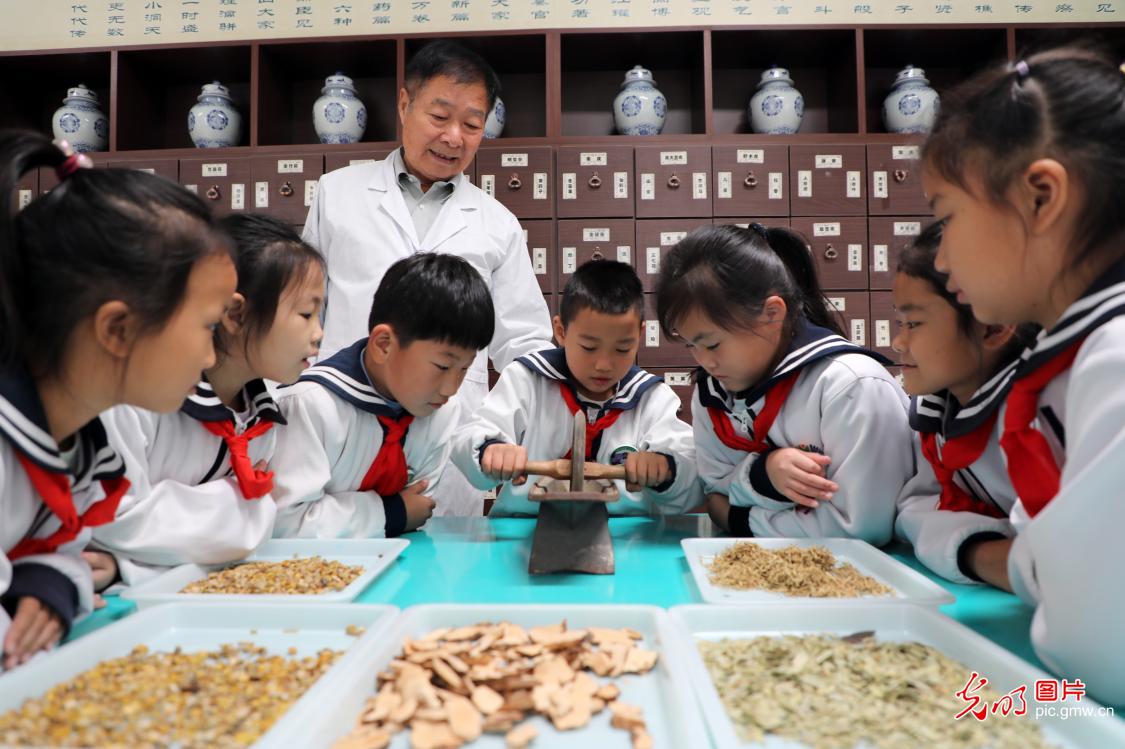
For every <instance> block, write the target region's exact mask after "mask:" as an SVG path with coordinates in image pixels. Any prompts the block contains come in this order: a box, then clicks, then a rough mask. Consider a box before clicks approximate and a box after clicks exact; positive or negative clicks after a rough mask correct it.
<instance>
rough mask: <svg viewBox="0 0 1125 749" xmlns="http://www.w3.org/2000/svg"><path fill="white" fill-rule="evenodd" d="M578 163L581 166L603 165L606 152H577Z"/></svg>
mask: <svg viewBox="0 0 1125 749" xmlns="http://www.w3.org/2000/svg"><path fill="white" fill-rule="evenodd" d="M578 163H579V164H581V165H582V166H605V165H606V154H605V152H604V151H603V152H600V153H599V152H597V151H583V152H582V153H580V154H578Z"/></svg>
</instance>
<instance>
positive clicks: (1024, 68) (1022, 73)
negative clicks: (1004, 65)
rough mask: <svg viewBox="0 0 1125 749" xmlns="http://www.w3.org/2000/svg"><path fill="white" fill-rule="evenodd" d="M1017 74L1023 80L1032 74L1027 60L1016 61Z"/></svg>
mask: <svg viewBox="0 0 1125 749" xmlns="http://www.w3.org/2000/svg"><path fill="white" fill-rule="evenodd" d="M1016 75H1018V76H1019V77H1020V80H1021V81H1022V80H1023V79H1024V78H1027V77H1028V76H1029V75H1031V67H1030V66H1029V65H1028V64H1027V62H1025V61H1024V60H1020V61H1019V62H1017V63H1016Z"/></svg>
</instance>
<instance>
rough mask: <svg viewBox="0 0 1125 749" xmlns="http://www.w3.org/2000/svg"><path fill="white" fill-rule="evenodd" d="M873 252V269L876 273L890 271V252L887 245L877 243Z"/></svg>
mask: <svg viewBox="0 0 1125 749" xmlns="http://www.w3.org/2000/svg"><path fill="white" fill-rule="evenodd" d="M871 249H872V254H873V255H874V258H873V259H872V261H871V270H873V271H875V272H876V273H889V272H890V270H891V268H890V253H889V252H888V251H887V245H885V244H877V245H872V248H871Z"/></svg>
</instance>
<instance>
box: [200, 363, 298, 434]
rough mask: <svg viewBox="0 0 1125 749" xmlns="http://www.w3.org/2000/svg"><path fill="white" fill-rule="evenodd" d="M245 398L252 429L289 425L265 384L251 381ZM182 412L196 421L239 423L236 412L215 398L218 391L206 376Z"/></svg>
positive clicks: (243, 396) (246, 389) (246, 387)
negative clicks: (268, 423)
mask: <svg viewBox="0 0 1125 749" xmlns="http://www.w3.org/2000/svg"><path fill="white" fill-rule="evenodd" d="M242 398H243V402H244V403H245V404H246V407H247V408H248V409H249V412H250V418H249V421H248V422H247V423H248V425H253V424H256V423H258V422H259V421H272V422H274V423H275V424H285V423H286V422H285V417H284V416H282V415H281V409H280V408H278V406H277V402H276V401H274V399H273V396H272V395H270V391H269V388H268V387H267V386H266V383H265V381H263V380H260V379H258V380H250V382H248V383H246V385H245V386H244V387H243V388H242ZM180 410H181V411H183V412H184V413H185V414H187V415H188V416H190V417H191V418H193V419H195V420H196V421H231V422H233V421H234V420H235V414H234V411H232V410H231V409H230V408H229V407H228V406H226V405H224V404H223V402H222V401H221V400H220V399H219V396H217V395H216V394H215V389H214V388H213V387H211V383H210V382H208V381H207V376H206V375H204V376H203V377H202V378H201V379H200V381H199V383H198V384H197V385H196V386H195V392H194V393H193V394H191V395H189V396H188V397H187V400H185V401H184V402H183V405H181V406H180Z"/></svg>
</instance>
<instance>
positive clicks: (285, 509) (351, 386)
mask: <svg viewBox="0 0 1125 749" xmlns="http://www.w3.org/2000/svg"><path fill="white" fill-rule="evenodd" d="M366 345H367V339H366V338H364V339H362V340H360V341H356V342H355V343H354V344H353V345H351V346H349V347H347V348H345V349H344V350H342V351H340V352H338V353H337V354H336V355H335V356H333V357H331V358H330V359H328V360H327V361H323V362H320V363H319V364H317V365H316V366H315V367H311V368H309V369H307V370H305V373H304V374H303V375H301V379H300V380H298V381H297V383H296V384H294V385H291V386H289V387H285V388H282V389H281V390H280V391H279V393H278V403H279V404H280V406H281V412H282V413H283V414H284V415H285V418H286V420H287V421H288V424H287V426H286V428H285V430H284V431H283V432H280V433H279V434H278V439H277V448H276V450H275V452H274V472H275V473H274V492H273V496H274V499H275V500H276V501H277V508H278V514H277V523H276V524H275V527H274V537H275V538H345V537H346V538H382V537H384V536H397V535H398V534H400V533H402V531H403V526H404V524H405V520H406V517H405V509H404V505H403V502H402V498H401V497H400V496H399V495H397V494H396V495H393V496H390V497H380V496H379V495H377V494H376V493H375V492H374V491H360V490H359V487H360V484H361V483H362V481H363V478H364V477H365V476H366V475H367V471H368V469H370V468H371V464H372V463H373V462H374V461H375V456H376V455H378V453H379V447H380V445H382V444H383V436H384V429H383V425H382V424H381V423H380V422H379V418H378V417H379V416H384V417H390V418H394V419H398V418H401V417H402V416H403V415H405V413H406V412H405V410H404V409H403V408H402V406H400V405H399V404H398V403H396V402H394V401H392V400H389V399H387V398H384V397H383V396H381V395H379V393H378V392H376V391H375V388H374V387H372V385H371V381H370V379H369V378H368V376H367V370H366V369H365V367H364V366H363V350H364V348H365V347H366ZM457 421H458V412H457V404H456V403H455V402H454V401H452V400H450V401H449V402H448V403H446V404H445V405H444V406H442V407H441V408H439V409H438V410H437V411H435V412H434V413H433V414H431V415H429V416H424V417H421V418H416V419H414V421H413V422H412V423H411V424H410V427H409V429H408V430H407V432H406V436H405V437H404V438H403V443H402V444H403V450H404V453H405V455H406V463H407V475H408V478H407V485H410V484H411V483H413V482H415V481H419V480H422V479H425V480H426V481H428V482H429V483H428V486H427V489H426V491H425V494H426V496H430V497H432V498H433V499H434V501H435V502H436V503H437V504H438V506H439V507H440V506H441V504H442V502H443V501H444V500H443V481H442V480H439V478H440V476H441V473H442V468H443V467H444V466H445V464H446V463H447V462H448V461H449V450H450V442H451V439H452V436H453V430H454V427H455V426H456V425H457Z"/></svg>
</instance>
